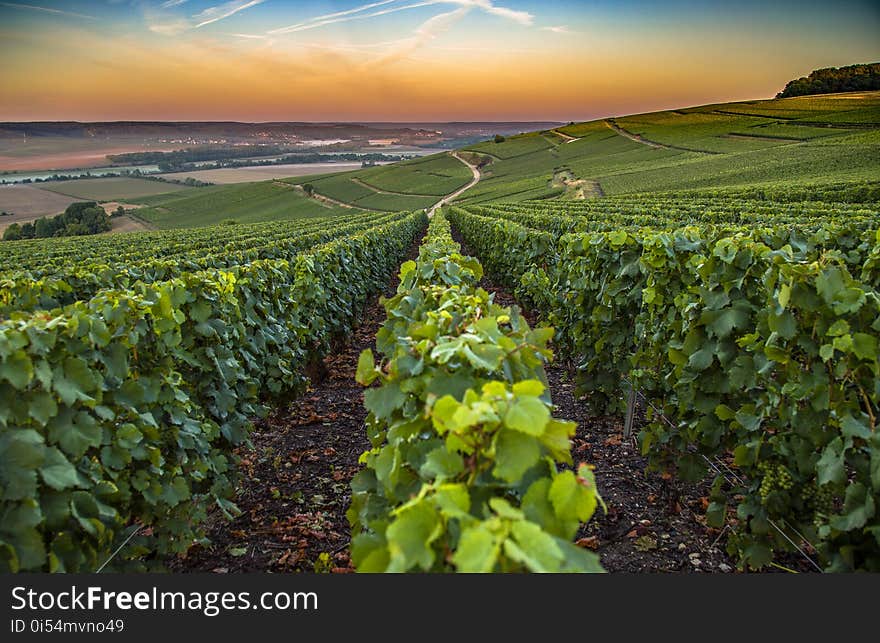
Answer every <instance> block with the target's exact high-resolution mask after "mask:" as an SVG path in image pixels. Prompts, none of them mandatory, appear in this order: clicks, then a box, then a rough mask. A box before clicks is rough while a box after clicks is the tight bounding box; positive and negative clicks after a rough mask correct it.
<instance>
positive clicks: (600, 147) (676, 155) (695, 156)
mask: <svg viewBox="0 0 880 643" xmlns="http://www.w3.org/2000/svg"><path fill="white" fill-rule="evenodd" d="M461 153H462V154H463V155H464V156H465V157H467V159H468V160H469V161H471V162H475V163H479V164H480V165H481V180H480V181H479V183H477V184H476V185H475V186H473V187H471V188H469V189H468V190H466V191H465V192H464V193H463V194H462V195H461V196H459V197H458V198H457V199H456V201H457V202H459V203H465V204H467V203H470V204H476V203H484V202H490V201H524V200H528V199H547V198H556V199H566V200H567V199H573V200H581V199H590V198H596V197H601V196H611V195H619V194H638V193H647V192H669V191H674V192H681V191H692V190H696V191H701V190H702V191H706V190H717V189H719V188H723V189H724V190H726V191H730V192H731V193H733V194H739V193H743V194H755V193H756V191H760V192H762V193H765V192H768V191H770V192H772V191H773V190H782V189H785V190H792V189H794V188H800V190H801V191H802V192H810V193H812V194H813V196H810V197H809V198H811V199H815V198H817V197H816V196H815V195H817V194H820V193H821V194H827V195H830V196H827V197H822V198H823V199H826V200H828V199H833V200H851V199H852V198H857V199H861V200H864V199H866V198H867V199H873V200H876V194H877V192H878V187H877V186H880V178H878V177H880V92H863V93H847V94H826V95H822V96H807V97H797V98H786V99H774V100H761V101H745V102H738V103H721V104H714V105H703V106H699V107H689V108H685V109H677V110H669V111H662V112H653V113H648V114H636V115H631V116H623V117H618V118H608V119H602V120H597V121H591V122H586V123H578V124H571V125H568V126H564V127H560V128H558V129H553V130H544V131H540V132H530V133H526V134H521V135H518V136H511V137H508V138H507V139H505V140H503V141H501V142H497V143H496V142H494V141H486V142H483V143H478V144H475V145H471V146H468V147H466V148H464V150H462V151H461ZM470 180H471V171H470V169H469V168H468V167H467V166H466V165H465V164H464V163H462V162H460V161H459V160H457V159H455V158H454V157H453V156H452V155H450V154H448V153H439V154H435V155H432V156H426V157H422V158H419V159H414V160H411V161H404V162H400V163H394V164H391V165H385V166H381V167H373V168H365V169H361V170H356V171H352V172H337V173H332V174H323V175H313V176H306V177H297V178H290V179H283V180H282V181H268V182H261V183H242V184H234V185H228V186H217V187H212V188H203V189H200V190H194V191H190V192H187V193H185V194H181V195H164V196H162V197H152V198H146V199H140V200H138V202H139V203H145V204H148V205H150V206H152V207H150V208H147V209H144V210H142V211H141V212H140V213H139V214H141V215H142V216H143V217H144V218H145V219H147V220H149V221H150V222H151V223H152V224H153V225H155V226H157V227H188V226H197V225H210V224H212V223H219V222H220V221H222V220H224V219H227V218H234V219H236V220H238V221H240V222H256V221H266V220H277V219H284V218H299V217H302V216H316V215H322V216H326V215H328V214H339V215H346V214H350V213H353V212H364V211H400V210H417V209H423V208H429V207H431V206H432V205H434V204H435V203H437V202H438V201H439V200H440V198H441V197H443V196H446V195H449V194H453V193H454V192H456V191H458V190H459V189H460V188H462V187H463V186H465V185H467V184H468V182H469V181H470ZM865 185H867V186H868V189H867V190H866V189H864V186H865ZM850 186H861V187H860V188H859V189H858V190H853V189H851V188H850ZM872 186H873V187H872ZM307 192H310V193H311V195H312V196H311V198H309V196H307ZM853 194H858V195H859V196H857V197H853V196H852V195H853ZM866 195H867V196H866ZM871 195H874V196H871Z"/></svg>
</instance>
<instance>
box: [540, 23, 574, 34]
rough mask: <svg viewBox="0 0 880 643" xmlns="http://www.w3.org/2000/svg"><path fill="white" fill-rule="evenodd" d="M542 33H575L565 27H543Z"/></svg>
mask: <svg viewBox="0 0 880 643" xmlns="http://www.w3.org/2000/svg"><path fill="white" fill-rule="evenodd" d="M541 31H552V32H553V33H574V32H573V31H572V30H571V29H569V28H568V27H566V26H565V25H558V26H555V27H541Z"/></svg>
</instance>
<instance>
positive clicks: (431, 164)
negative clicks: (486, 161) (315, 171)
mask: <svg viewBox="0 0 880 643" xmlns="http://www.w3.org/2000/svg"><path fill="white" fill-rule="evenodd" d="M470 179H471V172H470V170H469V169H468V168H467V166H466V165H465V164H464V163H462V162H461V161H458V160H456V159H455V158H453V157H452V156H450V155H448V154H435V155H431V156H424V157H422V158H418V159H413V160H410V161H403V162H400V163H393V164H390V165H385V166H381V167H375V168H368V169H363V170H358V171H356V172H346V173H341V174H331V175H327V176H314V177H304V178H298V179H291V180H290V182H291V183H294V184H297V185H304V184H306V183H308V184H310V185H311V186H312V187H313V188H314V190H315V192H317V193H318V194H321V195H324V196H327V197H330V198H332V199H335V200H337V201H342V202H343V203H348V204H351V205H354V206H357V207H363V208H368V209H372V210H400V209H418V208H428V207H430V206H432V205H434V204H435V203H437V201H439V200H440V198H441V197H443V196H446V195H447V194H452V193H453V192H455V191H456V190H457V189H459V188H460V187H462V186H464V185H466V184H467V183H468V181H470Z"/></svg>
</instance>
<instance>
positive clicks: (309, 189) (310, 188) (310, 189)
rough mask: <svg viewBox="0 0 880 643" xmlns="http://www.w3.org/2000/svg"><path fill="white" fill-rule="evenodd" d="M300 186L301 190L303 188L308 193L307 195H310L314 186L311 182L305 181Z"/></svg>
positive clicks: (313, 190)
mask: <svg viewBox="0 0 880 643" xmlns="http://www.w3.org/2000/svg"><path fill="white" fill-rule="evenodd" d="M302 187H303V190H305V192H306V194H308V195H309V196H312V195H313V194H314V193H315V186H314V185H312V184H311V183H306V184H305V185H303V186H302Z"/></svg>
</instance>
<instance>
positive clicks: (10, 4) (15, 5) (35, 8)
mask: <svg viewBox="0 0 880 643" xmlns="http://www.w3.org/2000/svg"><path fill="white" fill-rule="evenodd" d="M0 7H10V8H12V9H30V10H32V11H42V12H43V13H52V14H55V15H59V16H71V17H72V18H83V19H85V20H97V18H96V17H95V16H87V15H85V14H83V13H75V12H73V11H62V10H61V9H51V8H49V7H39V6H37V5H33V4H20V3H18V2H0Z"/></svg>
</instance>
